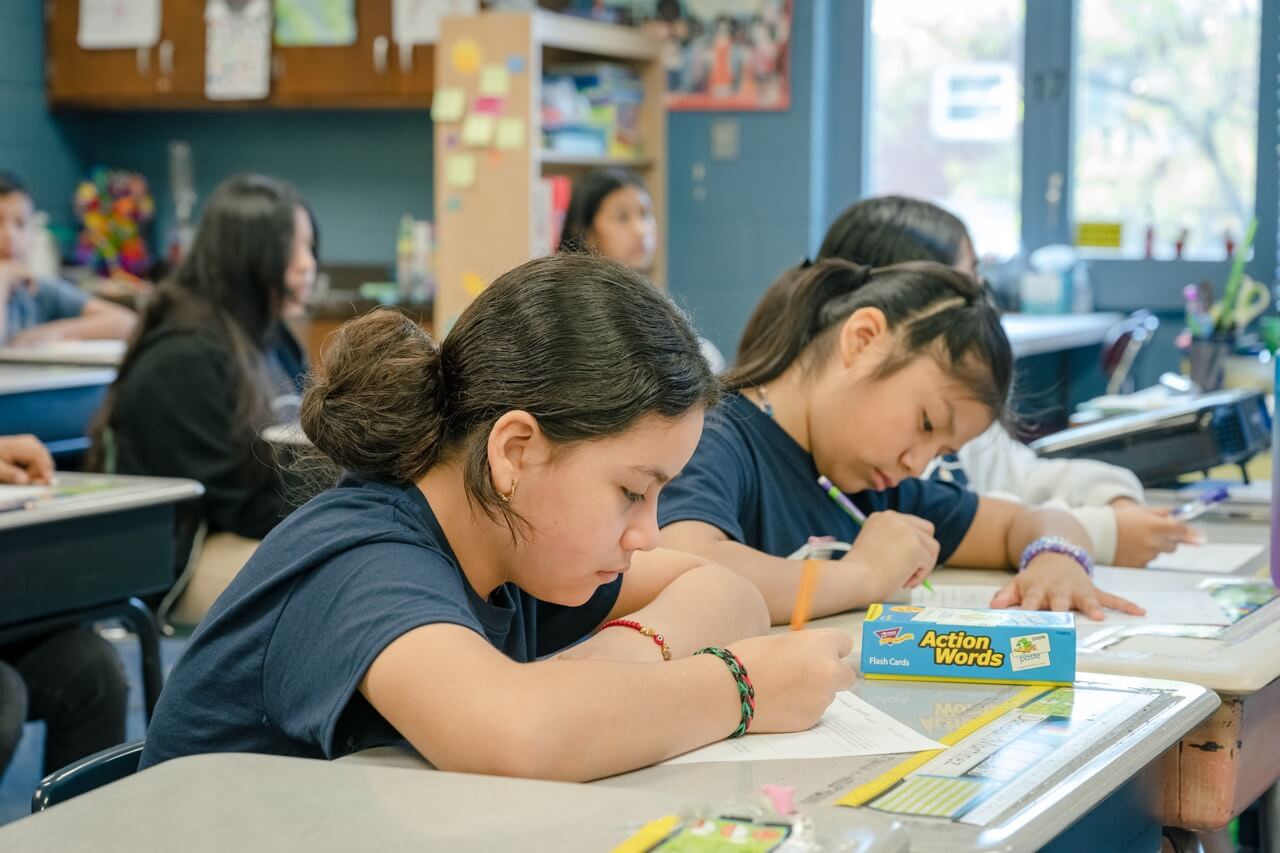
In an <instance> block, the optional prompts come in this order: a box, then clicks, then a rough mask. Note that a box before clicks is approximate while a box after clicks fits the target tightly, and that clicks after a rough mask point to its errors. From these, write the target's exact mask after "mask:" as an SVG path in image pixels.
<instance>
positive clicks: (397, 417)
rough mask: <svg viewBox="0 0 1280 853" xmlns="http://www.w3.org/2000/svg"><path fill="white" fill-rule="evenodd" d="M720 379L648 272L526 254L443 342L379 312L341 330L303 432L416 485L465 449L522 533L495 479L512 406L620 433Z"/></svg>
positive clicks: (365, 467) (487, 497)
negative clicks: (496, 450) (500, 424)
mask: <svg viewBox="0 0 1280 853" xmlns="http://www.w3.org/2000/svg"><path fill="white" fill-rule="evenodd" d="M719 394H720V386H719V384H718V382H717V380H716V378H715V376H714V375H713V374H712V373H711V369H710V367H709V366H708V365H707V362H706V360H705V359H703V357H702V354H701V352H700V350H699V347H698V338H697V336H696V335H695V334H694V332H693V329H692V328H691V327H690V325H689V323H688V321H687V320H686V319H685V317H684V315H683V314H682V313H681V312H680V310H679V309H678V308H676V307H675V305H673V304H672V302H671V300H670V299H668V298H667V297H666V296H665V295H664V294H662V293H661V292H659V291H658V290H657V289H656V288H654V287H653V285H651V284H650V283H649V282H648V281H646V280H645V279H644V278H643V277H642V276H640V275H638V274H636V273H634V272H632V271H631V270H628V269H627V268H625V267H623V266H622V265H620V264H616V263H614V262H612V261H607V260H604V259H602V258H597V257H592V256H586V255H556V256H553V257H549V258H541V259H539V260H535V261H530V262H528V263H526V264H522V265H521V266H519V267H516V268H515V269H514V270H511V271H510V272H508V273H506V274H505V275H503V276H501V277H500V278H498V280H497V281H495V282H494V283H493V284H492V285H490V286H489V287H488V288H486V289H485V291H484V292H483V293H482V294H480V296H479V297H478V298H477V299H476V301H475V302H473V303H472V304H471V305H470V307H468V308H467V310H466V311H464V312H463V313H462V316H461V317H460V318H459V319H458V322H457V324H456V325H455V326H454V327H453V329H452V331H450V332H449V334H448V335H447V336H446V337H445V339H444V343H443V344H441V345H440V346H439V347H437V346H436V345H435V343H434V342H433V341H432V340H431V338H430V337H429V336H428V335H427V334H426V333H425V332H423V331H422V330H421V329H420V328H418V326H417V325H416V324H414V323H413V322H412V321H411V320H409V319H408V318H407V317H405V316H403V315H402V314H400V313H399V312H397V311H393V310H379V311H375V312H372V313H370V314H367V315H365V316H364V317H360V318H358V319H356V320H352V321H350V322H348V323H346V324H345V325H344V326H343V327H342V328H341V330H339V332H338V333H337V334H336V336H335V337H334V338H332V339H331V340H330V341H329V343H328V345H327V346H326V347H325V351H324V353H323V354H322V356H321V365H320V366H319V367H318V368H317V370H316V371H314V372H313V374H312V377H311V378H310V380H309V383H308V388H307V391H306V394H305V395H304V397H303V401H302V428H303V430H304V431H305V432H306V434H307V437H308V438H310V439H311V441H312V443H313V444H314V445H315V446H316V448H317V449H318V450H319V451H320V452H322V453H323V454H325V455H326V456H327V457H328V458H329V459H330V460H331V461H332V462H333V463H334V464H336V465H337V466H339V467H340V468H344V469H347V470H349V471H351V472H353V473H355V474H357V475H358V476H362V477H366V478H371V479H381V480H391V481H399V482H404V481H412V480H416V479H418V478H419V477H421V476H422V475H424V474H425V473H426V472H427V471H428V470H429V469H430V468H431V467H432V466H433V465H435V464H437V463H438V462H440V461H442V460H445V459H448V458H451V457H453V456H454V455H455V454H460V455H461V456H462V458H463V466H464V475H463V478H464V484H465V488H466V491H467V495H468V498H469V499H470V500H471V502H472V503H473V505H475V506H478V507H480V508H481V509H482V510H483V511H484V512H485V513H486V514H488V515H489V517H490V518H494V519H498V518H501V519H502V520H504V521H505V522H506V523H507V524H508V526H509V527H511V529H512V532H513V534H514V532H515V527H514V524H513V522H515V521H518V520H519V519H518V517H517V516H515V515H514V514H513V513H512V512H511V511H510V509H509V507H507V505H506V504H504V503H503V502H502V500H501V499H500V496H499V495H498V492H497V490H496V489H495V488H494V486H493V482H492V478H491V477H490V474H489V461H488V449H487V438H488V434H489V431H490V430H491V429H492V427H493V425H494V423H495V422H496V421H497V420H498V418H500V417H501V416H502V415H503V414H505V413H506V412H509V411H512V410H517V409H519V410H523V411H527V412H529V413H530V414H531V415H533V416H534V417H536V418H537V419H538V425H539V427H540V428H541V429H542V431H543V433H544V434H545V435H546V436H547V437H548V438H549V439H550V440H551V441H552V443H553V444H555V445H560V446H564V445H569V444H572V443H574V442H579V441H590V440H592V439H598V438H605V437H608V436H611V435H617V434H619V433H622V432H624V431H625V430H627V429H628V428H630V427H631V426H633V425H634V424H635V423H636V421H637V420H639V419H640V418H641V417H644V416H645V415H649V414H656V415H659V416H661V417H664V418H671V419H674V418H677V417H679V416H681V415H683V414H684V413H686V412H688V411H690V410H691V409H693V408H694V407H695V406H710V405H713V404H714V403H715V402H716V401H717V399H718V398H719Z"/></svg>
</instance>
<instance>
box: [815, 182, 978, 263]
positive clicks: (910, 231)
mask: <svg viewBox="0 0 1280 853" xmlns="http://www.w3.org/2000/svg"><path fill="white" fill-rule="evenodd" d="M965 243H969V244H970V245H971V246H972V244H973V241H972V240H970V239H969V231H968V229H967V228H965V227H964V223H963V222H961V221H960V220H959V219H958V218H957V217H956V216H954V215H953V214H951V213H948V212H947V211H945V210H943V209H942V208H940V207H938V206H937V205H936V204H933V203H931V202H927V201H924V200H922V199H918V198H908V197H906V196H900V195H885V196H877V197H876V198H866V199H863V200H862V201H859V202H855V203H854V204H852V205H850V206H849V207H848V208H846V209H845V211H844V212H843V213H841V214H840V215H839V216H838V217H836V221H835V222H833V223H831V227H830V228H828V229H827V234H826V236H825V237H823V238H822V247H821V248H820V249H818V257H819V258H844V259H845V260H846V261H853V262H854V263H855V264H866V265H867V266H870V267H887V266H889V265H890V264H900V263H902V262H903V261H937V262H938V263H940V264H946V265H947V266H952V265H954V264H955V263H956V261H958V260H959V259H960V247H961V246H963V245H964V244H965Z"/></svg>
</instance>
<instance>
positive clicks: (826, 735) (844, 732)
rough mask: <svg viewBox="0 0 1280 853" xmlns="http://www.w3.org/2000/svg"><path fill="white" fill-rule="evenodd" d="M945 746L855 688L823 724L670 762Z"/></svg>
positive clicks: (838, 755) (842, 696) (921, 749)
mask: <svg viewBox="0 0 1280 853" xmlns="http://www.w3.org/2000/svg"><path fill="white" fill-rule="evenodd" d="M929 749H946V747H945V746H943V745H942V744H940V743H938V742H937V741H935V740H930V739H929V738H927V737H925V736H924V735H922V734H919V733H918V732H916V731H915V730H914V729H912V728H910V727H908V726H905V725H903V724H902V723H900V722H898V721H897V720H895V719H894V718H893V717H890V716H889V715H888V714H886V713H885V712H884V711H881V710H879V709H878V708H875V707H873V706H872V705H869V704H867V703H866V702H865V701H864V700H862V699H859V698H858V697H857V696H855V695H854V694H852V693H849V692H848V691H844V692H841V693H837V694H836V698H835V701H834V702H832V703H831V706H830V707H828V708H827V710H826V712H825V713H824V714H823V715H822V719H821V720H819V721H818V724H817V725H815V726H814V727H813V728H811V729H809V730H808V731H803V732H792V733H789V734H759V735H747V736H746V737H740V738H734V739H733V740H723V741H720V742H719V743H713V744H711V745H710V746H704V747H703V748H702V749H695V750H694V751H693V752H688V753H685V754H684V755H681V756H677V757H676V758H673V759H671V760H670V761H667V762H665V763H667V764H706V763H710V762H717V761H781V760H785V759H793V758H844V757H851V756H858V755H892V754H896V753H901V752H924V751H925V750H929Z"/></svg>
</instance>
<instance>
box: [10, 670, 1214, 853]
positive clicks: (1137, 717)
mask: <svg viewBox="0 0 1280 853" xmlns="http://www.w3.org/2000/svg"><path fill="white" fill-rule="evenodd" d="M1074 689H1075V691H1076V695H1077V698H1076V700H1075V706H1074V708H1072V707H1071V703H1067V707H1068V710H1067V711H1066V713H1067V714H1069V715H1070V716H1069V718H1068V719H1066V720H1062V721H1058V722H1056V723H1054V722H1053V721H1049V722H1047V723H1046V729H1052V730H1053V736H1056V737H1058V738H1060V748H1058V749H1057V750H1055V751H1056V752H1057V753H1058V754H1059V755H1060V756H1062V757H1064V758H1063V766H1062V767H1061V768H1057V769H1055V768H1053V767H1051V766H1050V764H1049V762H1048V760H1047V759H1041V760H1039V761H1037V762H1035V763H1034V766H1032V767H1030V768H1025V769H1021V770H1019V771H1018V772H1015V773H1012V774H1011V775H1012V777H1013V782H1012V783H1011V784H1010V785H1009V786H1008V787H1007V788H1005V789H1004V790H1003V791H1002V792H1001V793H1000V794H998V795H992V796H991V797H989V798H988V799H987V800H984V801H982V802H981V803H980V804H979V805H978V806H977V807H975V808H973V809H972V810H971V811H969V812H968V813H967V814H965V815H962V816H961V817H960V819H958V820H955V819H945V818H939V817H923V816H910V815H905V814H897V813H895V814H893V815H892V816H894V817H897V818H898V819H900V820H902V821H903V823H904V825H905V826H906V828H907V832H908V834H909V835H910V836H911V849H912V850H925V851H929V850H937V851H953V850H1002V851H1005V850H1008V851H1022V850H1027V851H1030V850H1038V849H1039V848H1041V847H1043V846H1044V845H1045V844H1047V843H1048V842H1049V841H1051V840H1052V839H1053V838H1055V837H1056V836H1058V835H1059V834H1060V833H1061V832H1062V831H1063V830H1065V829H1066V828H1067V827H1068V826H1070V825H1071V824H1072V823H1074V822H1075V821H1076V820H1078V819H1079V818H1080V817H1082V816H1083V815H1085V814H1086V813H1088V812H1089V810H1090V809H1092V808H1094V807H1095V806H1097V805H1099V804H1100V803H1101V802H1102V801H1104V800H1105V799H1106V798H1107V797H1108V796H1109V795H1110V794H1111V793H1112V792H1113V791H1115V790H1117V789H1118V788H1119V787H1120V786H1122V785H1123V784H1124V783H1125V782H1126V781H1128V780H1129V779H1130V778H1131V777H1132V776H1134V775H1135V774H1136V773H1138V772H1139V771H1141V770H1142V769H1143V768H1145V767H1147V766H1148V765H1149V764H1151V763H1152V762H1153V761H1155V759H1157V758H1158V757H1159V756H1160V755H1161V754H1162V753H1163V752H1164V751H1165V750H1166V749H1168V748H1169V747H1170V746H1172V745H1173V744H1175V743H1177V742H1178V740H1179V739H1180V738H1181V737H1182V736H1183V735H1184V734H1186V733H1187V732H1188V731H1190V730H1191V729H1192V728H1193V727H1194V726H1195V725H1196V724H1197V723H1199V722H1200V721H1201V720H1203V719H1205V718H1206V717H1208V716H1209V715H1210V714H1211V713H1212V712H1213V711H1214V709H1216V708H1217V707H1218V698H1217V696H1216V695H1215V694H1214V693H1213V692H1212V691H1209V690H1206V689H1204V688H1201V687H1196V686H1193V685H1190V684H1182V683H1175V682H1168V681H1153V680H1147V679H1134V678H1124V677H1116V676H1087V677H1085V678H1084V679H1082V680H1081V681H1079V682H1077V683H1076V685H1075V688H1074ZM1053 690H1054V688H1047V687H1038V688H1024V687H1018V686H1009V685H986V684H942V683H926V682H908V681H878V682H865V681H862V680H859V682H858V684H857V685H856V686H855V687H854V692H856V693H857V694H858V695H859V696H861V697H862V698H864V699H866V700H867V701H868V702H870V703H871V704H872V705H875V706H876V707H877V708H880V709H881V710H883V711H885V712H886V713H888V714H890V715H892V716H893V717H895V718H896V719H898V720H901V721H902V722H904V723H906V724H907V725H909V726H911V727H912V728H914V729H915V730H916V731H919V732H921V733H922V734H925V735H928V736H929V737H932V738H934V739H936V740H941V741H943V742H944V743H950V744H960V745H959V746H957V747H954V748H952V749H949V750H948V751H947V752H944V753H941V754H939V753H936V752H935V753H920V754H918V755H917V756H902V755H883V756H864V757H856V758H843V759H822V760H811V761H800V760H791V761H755V762H741V763H736V764H731V763H721V764H678V765H660V766H657V767H650V768H646V769H644V770H638V771H636V772H634V773H628V774H625V775H622V776H616V777H613V778H611V779H605V780H602V781H600V782H597V783H595V784H594V785H593V786H592V787H604V788H626V789H639V790H644V791H663V792H666V793H670V794H678V795H684V796H689V797H702V798H704V799H705V798H715V799H717V800H727V801H731V800H741V799H746V798H750V797H752V796H754V794H755V792H757V791H759V790H760V786H761V785H764V784H768V783H777V784H784V785H794V786H796V789H797V802H798V803H799V804H800V805H801V807H802V808H814V807H819V806H826V805H831V804H834V803H835V802H836V801H837V800H840V799H841V798H843V797H845V795H846V794H849V793H850V792H852V791H853V790H854V789H855V788H856V789H858V791H859V792H860V793H861V794H862V795H863V796H866V797H868V800H867V801H868V802H870V803H872V806H864V807H862V808H857V809H855V810H854V811H855V812H856V813H865V812H872V813H880V812H877V811H875V806H876V804H877V800H876V799H875V797H877V796H880V794H879V793H876V794H874V795H872V794H870V792H871V791H873V790H874V791H877V792H889V793H892V792H893V790H899V791H900V790H901V786H899V788H897V789H894V788H893V786H894V785H895V784H897V783H896V781H895V780H897V779H898V778H900V777H901V776H902V775H903V774H904V773H906V772H908V771H909V770H915V769H916V768H917V767H920V766H921V765H923V763H924V762H925V761H926V760H928V759H930V758H932V757H934V756H938V755H941V756H943V757H948V756H956V755H974V754H977V756H978V757H976V758H974V759H973V761H972V762H970V763H971V764H976V763H977V762H978V761H979V760H981V758H982V755H983V754H987V755H989V754H990V753H989V752H987V753H982V752H981V751H980V750H978V749H977V748H976V747H975V748H974V749H972V750H971V749H970V746H971V745H974V744H975V742H979V741H987V740H989V739H992V738H995V739H996V742H997V743H1001V744H1003V743H1006V741H1004V740H1000V738H1001V737H1003V735H1002V734H999V733H1003V732H1007V731H1010V730H1012V729H1017V728H1018V727H1017V725H1014V726H1006V725H1003V723H1005V722H1007V721H1008V720H1009V719H1010V716H1011V715H1021V714H1023V713H1024V712H1022V711H1021V708H1022V706H1025V705H1026V704H1028V703H1030V702H1031V701H1033V700H1032V698H1030V697H1031V694H1036V695H1040V694H1044V693H1048V692H1050V691H1053ZM1113 699H1114V700H1116V703H1114V704H1112V705H1111V706H1108V705H1107V704H1106V703H1107V702H1110V701H1111V700H1113ZM1100 702H1101V703H1102V704H1100ZM1021 731H1022V732H1024V733H1025V732H1026V731H1027V730H1026V729H1025V728H1023V729H1021ZM1040 746H1044V741H1043V740H1042V741H1040ZM1016 752H1017V750H1016V749H1015V750H1008V751H1005V752H997V755H999V756H1001V757H1004V756H1008V755H1010V754H1011V753H1015V754H1014V756H1013V757H1014V760H1015V761H1016V760H1018V759H1017V755H1016ZM341 763H360V764H377V765H384V766H385V765H392V766H402V767H411V766H416V767H422V766H425V762H423V760H422V759H421V758H420V757H419V756H417V754H416V753H412V752H411V751H409V750H395V749H382V750H371V751H369V752H368V753H362V754H360V755H356V756H352V757H349V758H347V759H344V761H343V762H341ZM995 764H996V766H991V765H992V762H990V761H989V762H987V766H988V767H989V768H990V769H989V773H990V778H996V777H997V776H998V775H999V771H1000V770H1001V768H1000V767H999V761H996V762H995ZM904 768H906V769H904ZM1005 769H1007V768H1005ZM1030 773H1037V774H1040V775H1039V776H1038V777H1037V778H1030V777H1029V776H1028V775H1026V774H1030ZM956 775H959V774H956ZM977 775H978V774H970V777H971V778H972V777H974V776H977ZM903 784H906V783H903ZM974 784H976V783H974ZM884 805H885V807H886V808H887V807H888V804H887V803H885V804H884ZM1153 809H1154V807H1153ZM966 820H969V821H975V822H974V823H966V822H964V821H966ZM979 821H980V822H979ZM0 838H2V836H0Z"/></svg>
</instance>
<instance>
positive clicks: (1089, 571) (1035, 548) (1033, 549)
mask: <svg viewBox="0 0 1280 853" xmlns="http://www.w3.org/2000/svg"><path fill="white" fill-rule="evenodd" d="M1045 553H1050V554H1062V555H1063V556H1064V557H1070V558H1071V559H1073V560H1075V561H1076V562H1077V563H1079V564H1080V568H1082V569H1084V573H1085V574H1086V575H1088V576H1089V577H1093V558H1092V557H1090V556H1089V552H1088V551H1086V550H1085V549H1083V548H1081V547H1080V546H1079V545H1076V544H1074V543H1071V542H1068V541H1067V540H1065V539H1063V538H1062V537H1061V536H1041V537H1040V538H1039V539H1037V540H1035V541H1034V542H1032V543H1031V544H1030V545H1028V546H1027V547H1026V548H1025V549H1024V550H1023V552H1022V560H1021V561H1019V563H1018V571H1019V572H1025V571H1026V570H1027V565H1028V564H1030V562H1031V561H1032V560H1034V559H1035V558H1036V557H1039V556H1040V555H1041V554H1045Z"/></svg>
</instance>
